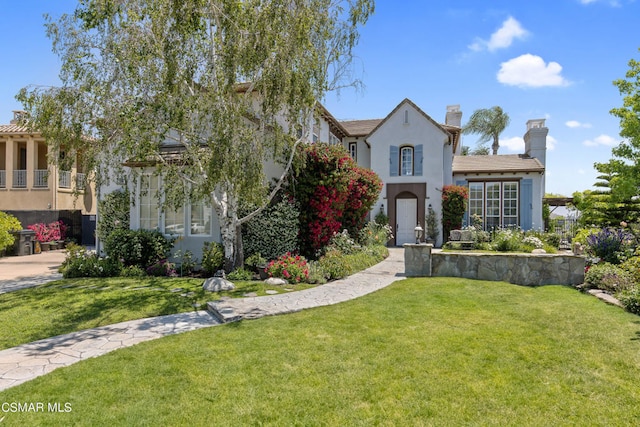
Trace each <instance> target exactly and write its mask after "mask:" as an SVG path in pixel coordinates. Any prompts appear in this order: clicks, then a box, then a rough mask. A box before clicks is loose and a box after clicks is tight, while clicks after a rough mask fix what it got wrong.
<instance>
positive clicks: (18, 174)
mask: <svg viewBox="0 0 640 427" xmlns="http://www.w3.org/2000/svg"><path fill="white" fill-rule="evenodd" d="M13 188H27V171H26V170H14V171H13Z"/></svg>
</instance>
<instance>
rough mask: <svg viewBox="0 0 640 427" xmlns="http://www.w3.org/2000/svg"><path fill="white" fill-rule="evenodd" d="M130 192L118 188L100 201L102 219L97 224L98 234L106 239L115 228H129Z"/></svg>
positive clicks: (100, 237)
mask: <svg viewBox="0 0 640 427" xmlns="http://www.w3.org/2000/svg"><path fill="white" fill-rule="evenodd" d="M130 206H131V205H130V201H129V192H127V191H121V190H116V191H114V192H112V193H109V194H107V195H106V196H104V198H103V199H102V200H100V201H99V202H98V211H99V212H100V221H98V224H97V226H96V236H98V238H99V239H102V240H104V239H106V238H107V237H108V236H109V234H111V233H112V232H113V231H114V230H118V229H124V230H126V229H128V228H129V210H130Z"/></svg>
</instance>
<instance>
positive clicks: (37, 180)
mask: <svg viewBox="0 0 640 427" xmlns="http://www.w3.org/2000/svg"><path fill="white" fill-rule="evenodd" d="M48 172H49V171H48V170H46V169H36V170H35V171H34V174H33V187H34V188H47V187H48V186H49V182H48V177H49V173H48Z"/></svg>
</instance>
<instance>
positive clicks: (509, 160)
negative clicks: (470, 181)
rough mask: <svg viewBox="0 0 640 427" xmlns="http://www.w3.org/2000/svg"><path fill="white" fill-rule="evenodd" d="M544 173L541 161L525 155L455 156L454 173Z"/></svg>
mask: <svg viewBox="0 0 640 427" xmlns="http://www.w3.org/2000/svg"><path fill="white" fill-rule="evenodd" d="M489 172H493V173H495V172H544V166H543V165H542V163H540V160H538V159H536V158H533V157H529V156H526V155H524V154H501V155H497V156H493V155H489V156H454V157H453V173H489Z"/></svg>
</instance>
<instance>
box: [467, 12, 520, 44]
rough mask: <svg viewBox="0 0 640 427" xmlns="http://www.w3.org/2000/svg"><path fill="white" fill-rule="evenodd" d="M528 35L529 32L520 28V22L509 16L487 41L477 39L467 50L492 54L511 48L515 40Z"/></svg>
mask: <svg viewBox="0 0 640 427" xmlns="http://www.w3.org/2000/svg"><path fill="white" fill-rule="evenodd" d="M528 34H529V32H528V31H527V30H525V29H524V28H522V25H520V22H518V21H517V20H516V19H515V18H513V17H512V16H510V17H509V18H507V20H506V21H504V22H503V23H502V27H500V28H499V29H498V30H497V31H496V32H494V33H493V34H491V37H490V38H489V40H483V39H480V38H478V39H476V41H475V42H474V43H473V44H471V45H470V46H469V49H471V50H474V51H481V50H484V49H487V50H489V51H490V52H493V51H495V50H498V49H504V48H507V47H509V46H511V44H512V43H513V41H514V40H515V39H524V38H525V37H526V36H527V35H528Z"/></svg>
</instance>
